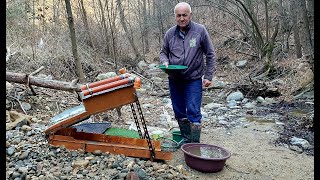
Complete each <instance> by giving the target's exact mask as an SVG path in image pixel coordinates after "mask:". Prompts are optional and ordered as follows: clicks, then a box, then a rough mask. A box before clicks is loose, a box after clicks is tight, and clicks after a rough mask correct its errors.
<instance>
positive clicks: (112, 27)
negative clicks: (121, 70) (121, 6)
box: [105, 0, 118, 69]
mask: <svg viewBox="0 0 320 180" xmlns="http://www.w3.org/2000/svg"><path fill="white" fill-rule="evenodd" d="M105 3H106V7H107V17H108V22H109V27H110V33H111V40H112V57H113V61H114V64H115V66H116V67H115V68H116V69H117V68H118V63H117V56H118V55H117V54H118V53H117V48H116V47H117V45H116V39H115V33H114V32H115V29H116V25H115V21H116V17H115V10H114V9H115V8H114V3H113V1H111V2H110V4H111V7H110V8H109V3H108V1H107V0H106V2H105Z"/></svg>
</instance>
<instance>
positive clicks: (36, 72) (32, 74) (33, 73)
mask: <svg viewBox="0 0 320 180" xmlns="http://www.w3.org/2000/svg"><path fill="white" fill-rule="evenodd" d="M42 69H44V66H41V67H40V68H39V69H37V70H35V71H34V72H32V73H31V74H29V75H28V82H27V86H29V88H30V89H31V91H32V93H33V95H36V92H35V91H34V89H33V88H32V86H31V85H30V83H29V82H30V76H34V75H36V74H38V73H39V72H40V71H41V70H42Z"/></svg>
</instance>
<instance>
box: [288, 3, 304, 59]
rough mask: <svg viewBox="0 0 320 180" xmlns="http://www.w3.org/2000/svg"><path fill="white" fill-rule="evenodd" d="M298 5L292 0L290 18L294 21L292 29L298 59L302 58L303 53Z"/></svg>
mask: <svg viewBox="0 0 320 180" xmlns="http://www.w3.org/2000/svg"><path fill="white" fill-rule="evenodd" d="M297 12H298V11H297V3H296V1H295V0H290V16H291V21H292V29H293V38H294V43H295V48H296V57H297V58H301V57H302V51H301V43H300V36H299V29H298V21H297Z"/></svg>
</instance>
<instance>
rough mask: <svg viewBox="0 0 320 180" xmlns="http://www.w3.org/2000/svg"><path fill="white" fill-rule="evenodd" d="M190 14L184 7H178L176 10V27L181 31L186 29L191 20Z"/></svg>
mask: <svg viewBox="0 0 320 180" xmlns="http://www.w3.org/2000/svg"><path fill="white" fill-rule="evenodd" d="M191 15H192V13H191V12H190V11H189V9H188V8H187V7H186V6H179V7H177V8H176V12H175V16H176V22H177V25H178V26H180V27H181V28H182V29H184V28H186V26H187V25H188V24H189V22H190V20H191Z"/></svg>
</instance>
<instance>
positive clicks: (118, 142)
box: [45, 74, 172, 160]
mask: <svg viewBox="0 0 320 180" xmlns="http://www.w3.org/2000/svg"><path fill="white" fill-rule="evenodd" d="M140 83H141V82H140V79H139V78H133V77H132V76H131V75H130V74H122V75H121V76H117V77H114V78H109V79H105V80H101V81H98V82H94V83H91V84H87V85H85V86H83V87H82V88H81V90H82V92H81V93H80V96H81V99H82V101H83V103H81V105H79V106H76V107H74V108H71V109H68V110H66V111H64V112H62V113H60V114H59V115H57V116H55V117H53V118H51V119H50V121H49V123H50V124H51V126H50V127H49V128H48V129H46V130H45V133H46V135H47V139H48V142H49V143H50V144H51V145H53V146H62V145H63V146H65V147H66V148H67V149H70V150H78V149H82V150H84V151H85V152H93V151H95V150H101V151H102V152H110V153H112V154H123V155H126V156H131V157H140V158H150V159H151V160H154V159H159V160H171V159H172V153H171V152H164V151H161V144H160V141H157V140H151V139H150V136H149V133H148V131H147V127H146V125H145V122H144V118H143V115H142V112H141V108H140V104H139V101H138V97H137V94H136V88H139V87H140ZM134 103H135V104H136V107H137V108H138V112H139V115H140V123H141V124H142V126H143V129H144V134H142V133H141V131H140V128H141V127H140V123H139V121H138V120H137V115H136V113H135V110H134ZM128 104H130V106H131V110H132V111H133V115H134V118H135V123H136V126H137V128H138V131H139V135H140V138H129V137H120V136H111V135H105V134H95V133H88V132H77V129H76V128H73V127H70V126H72V125H74V124H76V123H79V122H81V121H83V120H85V119H87V118H89V117H90V116H91V115H94V114H97V113H101V112H104V111H106V110H110V109H114V108H117V107H121V106H124V105H128Z"/></svg>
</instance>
